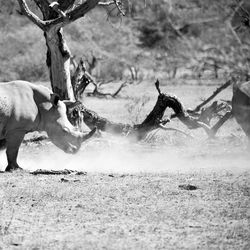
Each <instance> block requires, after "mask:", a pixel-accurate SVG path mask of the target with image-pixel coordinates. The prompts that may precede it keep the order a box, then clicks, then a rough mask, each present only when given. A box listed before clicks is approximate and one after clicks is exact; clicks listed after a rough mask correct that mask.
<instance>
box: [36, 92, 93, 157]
mask: <svg viewBox="0 0 250 250" xmlns="http://www.w3.org/2000/svg"><path fill="white" fill-rule="evenodd" d="M51 104H52V105H51ZM40 114H41V123H42V126H43V130H45V131H46V132H47V134H48V136H49V138H50V140H51V141H52V142H53V143H54V144H55V145H56V146H57V147H59V148H60V149H62V150H63V151H64V152H66V153H71V154H74V153H76V152H78V150H79V149H80V147H81V144H82V143H83V142H84V141H86V140H87V139H89V138H90V137H91V136H92V135H93V134H94V133H95V131H96V128H94V129H93V130H91V131H90V132H89V133H82V132H80V131H79V130H77V128H75V127H74V126H73V125H72V124H71V123H70V122H69V120H68V118H67V114H66V105H65V103H64V102H63V101H60V100H59V96H58V95H57V94H51V103H47V104H43V106H42V107H41V108H40Z"/></svg>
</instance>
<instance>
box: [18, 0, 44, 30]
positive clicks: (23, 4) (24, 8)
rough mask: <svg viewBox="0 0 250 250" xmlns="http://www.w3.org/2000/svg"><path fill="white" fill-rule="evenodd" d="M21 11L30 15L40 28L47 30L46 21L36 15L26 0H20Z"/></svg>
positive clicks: (27, 15)
mask: <svg viewBox="0 0 250 250" xmlns="http://www.w3.org/2000/svg"><path fill="white" fill-rule="evenodd" d="M18 3H19V6H20V9H21V13H22V14H23V15H25V16H26V17H28V18H29V19H30V20H31V21H32V22H33V23H35V24H36V25H37V26H38V27H39V28H40V29H42V30H45V22H44V21H42V20H41V19H40V18H39V17H38V16H37V15H35V14H34V13H33V12H32V11H31V10H30V9H29V7H28V5H27V4H26V2H25V0H18Z"/></svg>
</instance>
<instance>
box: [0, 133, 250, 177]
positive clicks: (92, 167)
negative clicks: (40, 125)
mask: <svg viewBox="0 0 250 250" xmlns="http://www.w3.org/2000/svg"><path fill="white" fill-rule="evenodd" d="M175 143H176V142H175ZM230 143H231V142H230ZM230 143H229V142H225V141H223V142H220V141H212V142H209V143H208V141H207V140H191V141H186V142H185V143H182V144H183V145H180V143H177V145H173V144H172V145H171V144H169V145H167V144H165V145H162V143H158V144H157V143H154V144H148V143H140V144H138V143H137V144H133V143H130V142H129V141H127V140H125V139H121V138H120V137H119V138H102V139H100V138H99V139H98V138H96V139H93V140H91V141H89V142H88V143H86V144H84V145H83V146H82V148H81V150H80V151H79V152H78V153H77V154H76V155H68V154H65V153H64V152H62V151H60V150H59V149H57V148H56V147H55V146H54V145H52V144H51V143H49V144H48V145H45V146H44V145H43V146H41V147H38V148H37V149H34V145H33V146H31V145H26V146H22V148H21V150H20V154H19V165H20V166H21V167H23V168H24V169H26V170H31V171H33V170H37V169H48V170H51V169H53V170H62V169H70V170H77V171H86V172H98V173H163V172H167V173H173V172H174V173H186V172H197V171H224V170H225V171H232V172H242V171H247V170H250V164H249V162H250V156H249V152H248V150H247V147H246V143H241V144H240V145H238V144H237V145H235V143H231V144H230ZM4 158H5V154H3V153H1V155H0V161H1V163H3V162H4V163H5V164H7V162H6V159H4Z"/></svg>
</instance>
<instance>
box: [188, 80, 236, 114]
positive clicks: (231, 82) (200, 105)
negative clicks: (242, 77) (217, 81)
mask: <svg viewBox="0 0 250 250" xmlns="http://www.w3.org/2000/svg"><path fill="white" fill-rule="evenodd" d="M234 81H235V79H234V78H231V79H229V80H228V81H227V82H226V83H224V84H223V85H222V86H220V87H219V88H217V89H216V90H215V91H214V93H213V94H212V95H211V96H209V97H208V98H207V99H206V100H205V101H203V102H202V103H201V104H199V105H198V106H197V107H196V108H195V109H194V110H192V111H193V112H198V111H200V109H201V107H203V106H205V105H206V104H207V103H209V102H210V101H211V100H213V99H214V97H215V96H217V95H218V94H219V93H220V92H221V91H222V90H224V89H226V88H227V87H228V86H230V85H231V84H233V83H234Z"/></svg>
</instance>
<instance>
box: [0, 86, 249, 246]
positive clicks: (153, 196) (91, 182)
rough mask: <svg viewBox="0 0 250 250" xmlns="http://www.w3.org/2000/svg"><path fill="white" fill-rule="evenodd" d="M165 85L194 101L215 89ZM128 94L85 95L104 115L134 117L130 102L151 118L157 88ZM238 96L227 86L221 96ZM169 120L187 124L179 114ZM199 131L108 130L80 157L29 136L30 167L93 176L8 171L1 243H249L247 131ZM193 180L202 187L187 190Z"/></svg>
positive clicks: (24, 156) (231, 126)
mask: <svg viewBox="0 0 250 250" xmlns="http://www.w3.org/2000/svg"><path fill="white" fill-rule="evenodd" d="M162 89H163V91H168V92H172V93H175V94H177V95H178V96H179V97H180V98H181V99H183V101H184V103H185V104H186V106H187V107H194V106H195V104H197V102H198V101H199V99H200V97H204V96H208V95H209V94H210V93H211V92H212V91H213V89H214V88H212V87H206V88H205V87H195V86H177V87H174V86H165V87H164V86H163V87H162ZM141 93H143V94H144V96H146V100H147V102H146V103H145V105H143V108H142V109H140V107H141V101H139V102H138V103H137V102H136V101H134V100H139V96H141ZM194 93H197V95H196V96H195V95H194ZM122 96H123V97H126V98H122V99H115V100H113V99H107V100H105V99H96V98H89V99H85V100H84V101H85V103H86V104H87V106H88V107H91V109H93V110H95V111H97V112H98V113H100V114H102V115H103V116H105V117H108V118H110V119H112V120H116V121H121V122H129V120H130V114H128V112H127V107H126V104H127V103H133V104H134V110H137V108H139V109H140V116H141V117H142V118H144V115H145V114H147V112H148V111H149V110H151V108H152V107H153V105H154V103H155V101H156V97H157V93H156V91H155V89H154V87H153V83H145V82H144V83H142V84H140V85H137V86H131V87H129V88H127V89H125V91H124V92H123V94H122ZM129 96H131V98H130V97H129ZM230 96H231V92H230V91H228V92H227V91H226V92H224V93H223V94H222V96H221V97H223V98H224V99H229V98H230ZM136 97H137V99H134V98H136ZM137 105H138V107H136V106H137ZM135 118H136V116H135ZM171 126H172V127H180V128H182V129H185V128H183V125H182V124H181V123H180V122H179V121H177V120H174V121H172V122H171ZM186 132H188V133H190V131H188V130H187V131H186ZM231 133H233V134H234V135H233V136H232V135H231ZM192 134H193V135H194V137H195V139H194V140H190V139H189V140H187V139H186V138H185V137H183V136H181V135H177V134H175V133H173V132H165V131H162V132H160V131H159V132H158V133H156V134H155V135H153V139H152V140H151V141H149V142H148V143H145V142H142V143H140V144H131V143H129V142H126V141H123V140H122V139H120V138H113V137H111V136H109V135H104V136H103V137H102V138H96V139H93V140H91V141H89V142H88V143H87V144H84V146H83V151H82V152H79V154H78V155H75V156H68V155H66V154H64V153H63V152H59V151H56V150H55V147H53V146H52V145H51V144H49V143H48V142H45V143H26V144H23V145H22V147H21V150H20V158H19V159H20V163H21V164H24V163H27V165H26V166H25V165H21V166H23V167H24V168H25V167H27V168H29V166H32V168H33V169H36V168H41V167H42V168H54V167H57V168H68V167H70V168H73V169H80V170H82V171H87V175H84V176H83V175H74V174H72V175H65V176H64V175H61V176H43V175H38V176H33V175H30V174H29V173H27V172H16V173H12V174H10V173H2V174H0V190H1V191H0V192H1V193H0V194H1V196H0V198H1V200H0V202H1V203H0V204H2V205H1V206H0V215H1V220H0V221H1V222H0V226H1V229H2V232H3V230H4V232H5V233H1V235H0V249H1V248H2V249H14V248H17V249H218V248H219V249H249V247H250V227H249V225H250V213H249V210H250V201H249V196H250V169H249V155H248V153H247V152H245V153H244V151H245V149H244V147H245V139H244V136H243V133H242V131H241V129H240V128H239V126H238V125H237V124H236V122H235V121H234V120H231V121H229V122H227V123H226V124H225V126H224V127H222V129H221V130H220V133H219V134H218V136H219V137H218V138H217V139H216V140H206V137H205V134H204V133H203V131H200V130H198V131H193V132H192ZM187 184H190V185H194V186H196V187H197V188H198V189H197V190H193V191H188V190H183V189H181V188H179V185H187ZM5 229H7V230H5Z"/></svg>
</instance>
